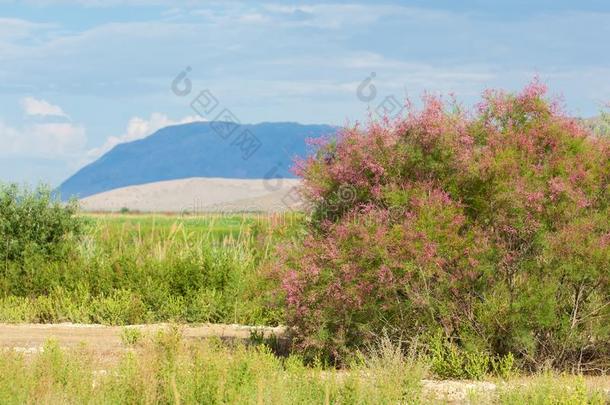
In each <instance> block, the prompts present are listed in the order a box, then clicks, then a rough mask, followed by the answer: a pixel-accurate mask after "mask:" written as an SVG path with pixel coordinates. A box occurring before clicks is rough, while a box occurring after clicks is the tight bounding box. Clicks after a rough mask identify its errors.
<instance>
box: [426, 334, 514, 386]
mask: <svg viewBox="0 0 610 405" xmlns="http://www.w3.org/2000/svg"><path fill="white" fill-rule="evenodd" d="M428 352H429V356H428V359H429V362H430V367H431V371H432V372H433V373H434V374H435V375H436V376H438V377H439V378H457V379H470V380H481V379H483V378H485V377H488V376H491V375H495V376H499V377H501V378H508V377H510V376H511V374H512V373H513V372H514V371H515V365H514V356H513V355H512V353H509V354H507V355H504V356H492V355H490V354H488V353H485V352H481V351H469V350H464V349H462V348H460V347H459V346H457V345H456V344H455V343H453V342H450V341H447V340H446V339H445V338H444V337H443V335H442V334H441V333H438V334H436V335H435V336H433V337H432V338H430V339H429V349H428Z"/></svg>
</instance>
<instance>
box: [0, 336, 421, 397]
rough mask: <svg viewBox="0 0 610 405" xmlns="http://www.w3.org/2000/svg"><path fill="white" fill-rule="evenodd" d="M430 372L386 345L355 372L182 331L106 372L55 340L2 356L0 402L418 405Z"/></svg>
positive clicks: (144, 346)
mask: <svg viewBox="0 0 610 405" xmlns="http://www.w3.org/2000/svg"><path fill="white" fill-rule="evenodd" d="M424 371H425V369H424V368H423V367H422V366H420V365H419V364H418V363H416V362H414V361H413V360H412V359H408V358H405V357H404V356H402V354H401V352H400V351H397V350H393V349H388V348H382V349H381V350H379V351H378V352H375V353H373V354H371V355H370V356H369V357H366V358H362V360H361V361H359V362H358V363H355V364H354V366H353V368H352V370H351V371H350V372H349V373H346V372H342V371H338V370H334V369H327V368H325V367H323V366H322V365H321V364H318V365H316V366H313V367H309V366H305V364H304V363H303V361H302V359H301V358H300V357H298V356H291V357H288V358H278V357H276V356H274V355H273V354H272V353H271V351H270V350H269V349H268V348H267V347H266V346H257V347H246V346H243V345H236V346H233V347H227V346H225V345H223V344H221V343H220V342H219V341H214V340H208V341H200V342H191V343H185V342H183V341H181V339H180V334H179V333H178V332H177V331H175V330H174V331H169V332H165V333H161V334H159V335H157V336H155V337H154V338H153V339H151V340H146V341H145V342H144V343H143V344H141V345H139V346H138V347H136V348H135V349H133V350H131V351H129V352H127V353H126V354H124V355H123V356H121V358H120V359H119V360H118V362H117V363H116V364H114V365H110V366H106V368H105V369H102V370H100V369H99V364H97V363H96V360H95V358H93V357H92V356H90V355H88V354H87V351H86V350H84V349H79V350H75V351H71V352H70V351H63V350H61V349H60V348H59V347H58V345H57V344H56V343H54V342H49V343H47V345H46V346H45V348H44V351H43V352H42V353H40V354H37V355H36V356H35V357H34V358H33V359H29V360H28V359H26V358H25V357H24V356H23V355H18V354H7V355H5V356H2V357H1V358H0V374H1V375H2V376H3V378H2V379H0V403H2V404H22V403H73V404H84V403H88V404H98V403H99V404H108V403H110V404H112V403H122V404H194V403H202V404H203V403H204V404H314V403H319V404H330V403H333V404H388V403H405V402H408V403H417V402H419V400H420V394H421V387H420V383H419V381H420V380H421V378H422V376H423V373H424Z"/></svg>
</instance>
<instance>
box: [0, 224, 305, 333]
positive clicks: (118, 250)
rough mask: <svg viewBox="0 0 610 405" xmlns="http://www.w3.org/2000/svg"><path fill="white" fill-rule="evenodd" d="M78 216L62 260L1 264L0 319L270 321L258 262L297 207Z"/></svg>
mask: <svg viewBox="0 0 610 405" xmlns="http://www.w3.org/2000/svg"><path fill="white" fill-rule="evenodd" d="M80 218H81V219H82V220H84V227H85V236H84V237H83V238H82V240H81V241H80V242H79V243H78V246H77V249H76V251H75V252H71V253H70V257H69V259H67V260H61V261H49V260H47V259H45V258H37V257H36V256H35V255H32V256H29V257H28V258H27V260H25V261H24V262H23V263H12V262H9V261H6V262H5V266H4V274H3V277H2V281H1V282H0V283H1V284H0V291H2V298H1V299H0V322H50V323H57V322H76V323H101V324H110V325H126V324H137V323H150V322H167V321H173V322H189V323H204V322H216V323H241V324H252V325H262V324H267V325H276V324H278V322H280V319H281V318H280V316H279V314H278V313H277V311H274V309H273V308H271V307H269V306H268V305H266V303H265V302H264V300H265V299H266V297H265V294H264V293H263V294H261V292H264V291H265V287H264V285H263V284H265V280H264V277H263V276H262V275H261V271H262V267H261V264H262V263H264V262H265V260H266V259H267V258H268V257H269V254H270V253H269V252H270V248H271V244H272V243H273V240H274V239H275V238H277V237H279V235H278V233H281V232H283V233H285V232H288V230H290V229H296V228H298V226H299V221H300V219H299V216H298V215H297V214H286V215H276V216H266V215H259V214H230V215H220V214H209V215H203V216H177V215H174V216H171V215H138V214H107V215H100V214H92V215H81V216H80ZM274 229H275V230H274ZM280 229H281V231H280Z"/></svg>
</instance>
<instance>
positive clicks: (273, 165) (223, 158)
mask: <svg viewBox="0 0 610 405" xmlns="http://www.w3.org/2000/svg"><path fill="white" fill-rule="evenodd" d="M227 128H228V129H229V130H230V129H231V128H229V127H226V126H223V123H211V122H197V123H191V124H184V125H177V126H171V127H167V128H163V129H161V130H159V131H157V132H155V133H154V134H152V135H150V136H149V137H147V138H144V139H140V140H137V141H134V142H130V143H124V144H120V145H117V146H116V147H115V148H113V149H112V150H111V151H109V152H108V153H106V154H105V155H103V156H102V157H101V158H99V159H98V160H96V161H95V162H93V163H91V164H89V165H87V166H85V167H83V168H82V169H80V170H79V171H78V172H77V173H76V174H74V175H73V176H72V177H70V178H69V179H67V180H66V181H65V182H64V183H62V184H61V186H60V187H59V189H58V191H59V192H60V193H61V196H62V198H64V199H67V198H69V197H72V196H74V197H78V198H84V197H87V196H91V195H93V194H97V193H101V192H105V191H109V190H114V189H117V188H121V187H126V186H132V185H139V184H146V183H153V182H158V181H165V180H176V179H185V178H191V177H220V178H233V179H263V178H270V177H272V178H275V177H277V176H281V177H283V178H293V177H294V175H293V174H292V173H290V171H289V168H290V166H291V164H292V159H293V158H294V156H297V155H299V156H303V155H305V154H306V152H307V150H306V145H305V140H306V138H310V137H313V138H315V137H320V136H324V135H331V134H332V133H334V132H335V131H336V128H335V127H332V126H329V125H301V124H297V123H261V124H254V125H240V126H239V127H238V128H237V129H236V130H235V131H234V132H233V133H232V134H230V136H226V132H227V131H226V129H227ZM244 131H246V132H244ZM225 136H226V137H225ZM256 145H258V148H256Z"/></svg>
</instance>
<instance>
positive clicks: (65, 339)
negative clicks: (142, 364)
mask: <svg viewBox="0 0 610 405" xmlns="http://www.w3.org/2000/svg"><path fill="white" fill-rule="evenodd" d="M169 326H170V325H169V324H154V325H133V326H129V327H128V328H133V329H138V330H140V331H141V332H142V334H143V335H152V334H154V333H156V332H157V331H160V330H164V329H167V328H168V327H169ZM124 329H125V327H121V326H104V325H81V324H70V323H63V324H50V325H47V324H0V348H5V349H13V350H16V351H19V352H25V353H35V352H38V351H40V350H41V349H42V346H43V345H44V344H45V342H47V341H48V340H50V339H53V340H56V341H57V342H58V343H59V345H60V346H61V347H76V346H79V345H81V344H83V343H84V344H86V345H87V348H88V349H89V350H91V351H93V352H95V353H98V354H105V355H107V354H115V355H116V354H117V353H118V352H122V349H124V347H125V345H124V344H123V342H122V338H121V336H122V334H123V331H124ZM180 330H181V332H182V336H183V337H184V339H187V340H188V339H202V338H209V337H219V338H222V339H243V340H246V339H249V338H250V336H251V334H252V332H254V331H256V332H257V333H263V334H264V335H265V336H266V337H268V336H270V335H275V336H278V337H279V336H281V335H282V334H283V333H284V328H283V327H275V328H273V327H253V326H243V325H222V324H213V325H212V324H210V325H201V326H180Z"/></svg>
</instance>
